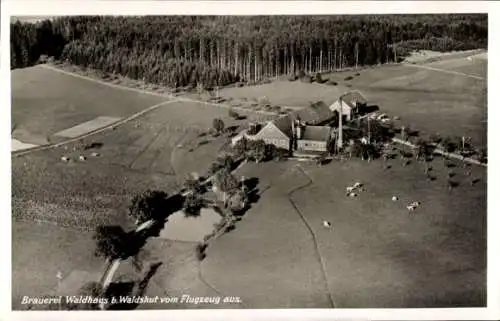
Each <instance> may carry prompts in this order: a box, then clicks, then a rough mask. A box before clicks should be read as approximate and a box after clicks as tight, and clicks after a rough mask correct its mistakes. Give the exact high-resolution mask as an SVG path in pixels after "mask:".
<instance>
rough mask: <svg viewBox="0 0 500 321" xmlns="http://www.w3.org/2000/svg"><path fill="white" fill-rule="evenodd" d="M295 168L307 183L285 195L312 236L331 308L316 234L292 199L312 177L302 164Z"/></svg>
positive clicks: (323, 264) (328, 288) (323, 262)
mask: <svg viewBox="0 0 500 321" xmlns="http://www.w3.org/2000/svg"><path fill="white" fill-rule="evenodd" d="M297 168H298V169H299V170H300V171H301V172H302V174H304V176H306V177H307V179H308V180H309V182H308V183H307V184H304V185H302V186H298V187H296V188H294V189H293V190H291V191H290V192H288V195H287V197H288V201H289V202H290V204H292V206H293V208H294V209H295V211H296V212H297V214H298V215H299V216H300V219H301V220H302V222H304V225H305V226H306V227H307V230H308V231H309V233H311V237H312V240H313V243H314V250H315V252H316V255H317V257H318V260H319V263H320V265H321V274H322V275H323V280H324V282H325V287H326V290H327V292H328V300H329V303H330V307H331V308H335V303H334V300H333V297H332V291H331V290H330V286H329V284H328V277H327V274H326V265H325V261H324V260H323V257H322V256H321V252H320V250H319V246H318V242H317V240H316V234H314V231H313V229H312V228H311V225H310V224H309V222H308V221H307V219H306V218H305V216H304V215H303V214H302V212H301V211H300V210H299V208H298V207H297V205H296V204H295V202H294V201H293V199H292V196H293V193H295V192H298V191H300V190H302V189H304V188H307V187H309V186H311V184H312V183H313V180H312V178H311V177H310V176H309V175H307V173H306V171H304V169H303V168H302V166H300V164H298V165H297Z"/></svg>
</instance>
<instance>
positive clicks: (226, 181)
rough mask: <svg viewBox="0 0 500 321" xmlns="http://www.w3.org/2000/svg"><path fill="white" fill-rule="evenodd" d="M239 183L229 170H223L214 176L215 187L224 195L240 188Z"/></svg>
mask: <svg viewBox="0 0 500 321" xmlns="http://www.w3.org/2000/svg"><path fill="white" fill-rule="evenodd" d="M238 185H239V182H238V180H237V179H236V177H234V175H233V174H231V172H230V171H228V170H227V169H221V170H219V171H218V172H217V173H215V175H214V186H216V187H217V189H218V190H220V191H221V192H223V193H225V194H226V193H229V192H232V191H234V190H235V189H236V188H238Z"/></svg>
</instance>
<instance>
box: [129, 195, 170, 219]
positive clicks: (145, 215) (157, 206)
mask: <svg viewBox="0 0 500 321" xmlns="http://www.w3.org/2000/svg"><path fill="white" fill-rule="evenodd" d="M166 197H167V194H166V193H165V192H162V191H153V190H146V191H145V192H144V193H141V194H138V195H135V196H134V197H133V198H132V201H131V204H130V205H129V215H130V216H131V217H132V218H134V219H135V222H136V224H137V225H139V224H142V223H144V222H146V221H149V220H151V219H155V218H157V217H158V215H159V214H160V213H161V211H162V210H163V207H164V202H165V200H166Z"/></svg>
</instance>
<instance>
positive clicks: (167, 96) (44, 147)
mask: <svg viewBox="0 0 500 321" xmlns="http://www.w3.org/2000/svg"><path fill="white" fill-rule="evenodd" d="M39 66H40V67H41V68H45V69H49V70H52V71H55V72H59V73H62V74H65V75H68V76H72V77H76V78H80V79H84V80H87V81H92V82H95V83H98V84H101V85H104V86H108V87H112V88H116V89H120V90H126V91H133V92H137V93H141V94H148V95H152V96H157V97H163V98H165V99H169V100H167V101H164V102H161V103H159V104H156V105H153V106H150V107H148V108H146V109H144V110H142V111H140V112H138V113H135V114H133V115H131V116H129V117H127V118H124V119H122V120H119V121H117V122H115V123H112V124H110V125H107V126H104V127H101V128H99V129H97V130H94V131H92V132H88V133H86V134H83V135H81V136H78V137H74V138H71V139H67V140H65V141H62V142H59V143H54V144H46V145H41V146H35V147H30V148H26V149H22V150H16V151H12V153H11V154H12V155H14V156H22V155H26V154H29V153H32V152H36V151H41V150H47V149H51V148H56V147H60V146H64V145H67V144H70V143H74V142H77V141H79V140H81V139H83V138H87V137H90V136H92V135H95V134H99V133H102V132H104V131H107V130H110V129H115V128H116V127H117V126H120V125H123V124H125V123H128V122H130V121H132V120H134V119H136V118H139V117H141V116H143V115H144V114H146V113H149V112H151V111H153V110H155V109H157V108H159V107H162V106H164V105H167V104H171V103H175V102H190V103H199V104H205V105H210V106H217V107H221V108H227V109H229V108H232V109H234V110H240V111H244V112H250V113H256V114H261V115H267V116H276V113H273V112H267V111H262V110H251V109H248V108H242V107H233V106H231V105H228V104H220V103H212V102H205V101H201V100H196V99H191V98H186V97H176V96H173V95H170V94H164V93H156V92H153V91H150V90H145V89H138V88H131V87H127V86H124V85H117V84H112V83H110V82H106V81H103V80H99V79H96V78H93V77H88V76H83V75H79V74H77V73H72V72H69V71H65V70H62V69H59V68H56V67H54V66H51V65H46V64H42V65H39Z"/></svg>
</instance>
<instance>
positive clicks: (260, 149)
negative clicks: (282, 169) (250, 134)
mask: <svg viewBox="0 0 500 321" xmlns="http://www.w3.org/2000/svg"><path fill="white" fill-rule="evenodd" d="M268 151H269V148H267V147H266V143H265V142H264V141H263V140H255V141H252V142H250V144H248V152H247V157H248V158H250V159H253V160H255V161H256V162H257V163H259V162H262V161H265V160H266V159H267V156H268Z"/></svg>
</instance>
